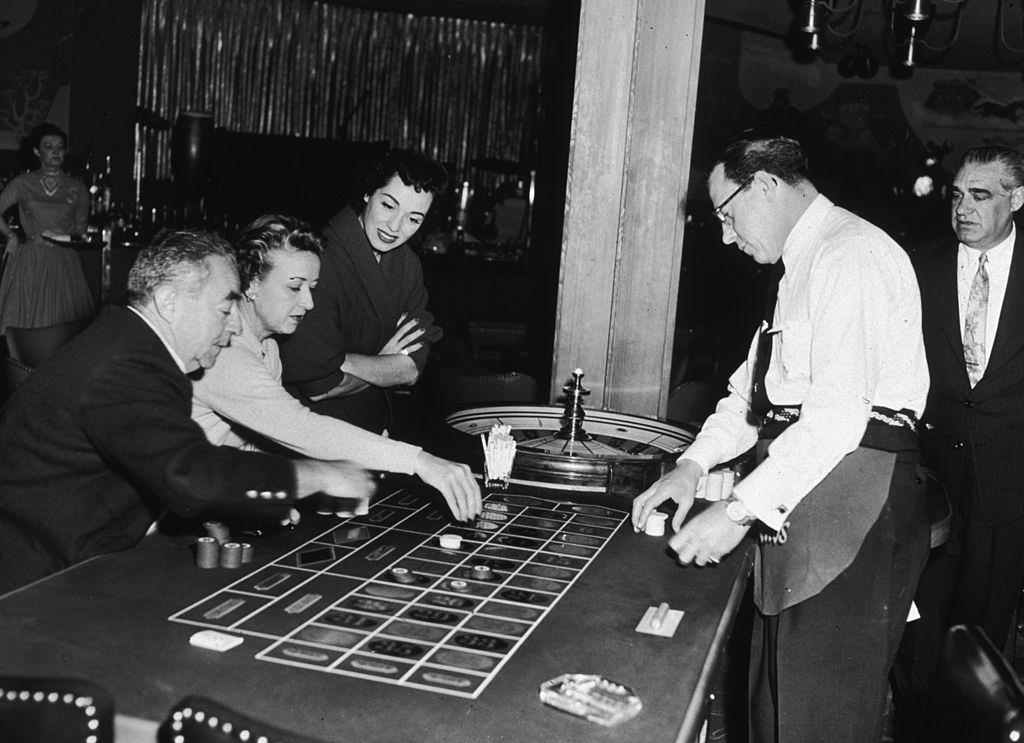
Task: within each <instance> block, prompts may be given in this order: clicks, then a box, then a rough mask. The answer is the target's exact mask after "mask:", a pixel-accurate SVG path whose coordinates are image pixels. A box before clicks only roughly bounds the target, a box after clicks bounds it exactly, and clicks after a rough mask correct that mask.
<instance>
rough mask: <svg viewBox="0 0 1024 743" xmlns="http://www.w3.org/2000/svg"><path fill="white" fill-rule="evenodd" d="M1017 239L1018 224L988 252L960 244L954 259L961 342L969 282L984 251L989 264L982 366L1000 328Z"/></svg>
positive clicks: (972, 278)
mask: <svg viewBox="0 0 1024 743" xmlns="http://www.w3.org/2000/svg"><path fill="white" fill-rule="evenodd" d="M1016 240H1017V227H1016V225H1014V226H1013V227H1012V229H1011V230H1010V235H1009V237H1007V238H1006V239H1005V240H1003V241H1002V242H1001V243H999V244H998V245H996V246H994V247H992V248H989V249H988V250H987V251H981V250H976V249H974V248H969V247H967V246H966V245H964V244H963V243H960V248H959V250H958V252H957V259H956V294H957V300H958V302H959V305H960V341H961V342H963V339H964V318H965V317H966V313H967V298H968V297H969V296H970V295H971V284H972V283H974V275H975V274H976V273H977V272H978V258H980V257H981V254H982V252H985V253H987V255H988V263H987V264H986V265H985V270H986V271H987V272H988V311H987V312H986V313H985V362H984V366H983V367H982V372H983V373H984V367H985V366H988V357H989V355H990V354H991V353H992V344H993V343H995V340H996V331H997V330H998V329H999V315H1000V312H1001V311H1002V309H1003V299H1004V298H1005V297H1006V284H1007V282H1008V281H1009V278H1010V262H1011V261H1012V260H1013V244H1014V242H1015V241H1016Z"/></svg>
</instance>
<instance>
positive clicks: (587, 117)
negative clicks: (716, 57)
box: [551, 0, 704, 416]
mask: <svg viewBox="0 0 1024 743" xmlns="http://www.w3.org/2000/svg"><path fill="white" fill-rule="evenodd" d="M703 23H704V0H583V2H582V7H581V11H580V33H579V42H578V46H577V55H576V86H575V92H574V105H573V117H572V135H571V140H570V146H569V178H568V186H567V192H566V216H565V226H564V229H563V233H562V264H561V272H560V280H559V296H558V311H557V314H556V320H555V345H554V360H553V369H552V384H551V399H552V400H554V399H556V398H557V397H559V396H560V395H561V394H562V392H561V388H562V385H563V384H564V383H565V381H566V380H567V379H568V378H569V377H570V376H571V373H572V370H573V369H574V368H576V367H580V368H582V369H583V370H584V371H585V372H586V375H587V376H586V378H585V380H584V383H585V384H586V386H587V387H588V388H589V389H591V390H592V393H593V394H591V396H590V397H589V398H588V400H587V402H588V405H590V406H592V407H602V408H605V409H608V410H615V411H622V412H630V413H636V414H639V415H649V416H660V415H664V412H665V408H666V405H667V402H668V389H667V387H668V379H669V373H670V364H671V359H672V334H673V329H674V328H673V326H674V323H675V309H676V298H677V293H678V287H679V270H680V261H681V257H682V250H683V224H684V218H685V214H684V211H683V207H684V206H685V201H686V188H687V183H688V179H689V172H690V143H691V141H692V137H693V116H694V105H695V101H696V97H697V73H698V70H699V65H700V45H701V33H702V30H703Z"/></svg>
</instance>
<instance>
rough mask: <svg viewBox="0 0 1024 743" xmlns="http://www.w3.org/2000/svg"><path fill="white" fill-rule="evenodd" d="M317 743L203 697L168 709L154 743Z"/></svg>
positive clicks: (186, 699)
mask: <svg viewBox="0 0 1024 743" xmlns="http://www.w3.org/2000/svg"><path fill="white" fill-rule="evenodd" d="M257 740H265V741H267V743H319V741H316V740H315V739H313V738H307V737H306V736H303V735H299V734H297V733H290V732H288V731H287V730H282V729H281V728H278V727H274V726H273V725H268V724H266V723H264V722H261V721H259V720H256V719H255V718H253V717H250V716H248V715H244V714H242V713H241V712H238V711H236V710H233V709H231V708H230V707H226V706H225V705H223V704H221V703H219V702H215V701H214V700H212V699H209V698H207V697H203V696H198V695H192V696H188V697H185V698H184V699H182V700H181V701H180V702H178V703H177V704H175V705H174V707H172V708H171V711H170V714H169V715H168V716H167V719H166V720H164V722H163V724H162V725H160V729H159V731H158V732H157V743H239V741H257Z"/></svg>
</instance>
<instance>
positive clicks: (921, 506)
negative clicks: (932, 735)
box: [750, 460, 929, 743]
mask: <svg viewBox="0 0 1024 743" xmlns="http://www.w3.org/2000/svg"><path fill="white" fill-rule="evenodd" d="M924 492H925V483H924V481H923V478H922V477H921V476H920V470H919V468H918V467H917V465H916V463H915V462H911V461H900V460H898V461H897V464H896V469H895V471H894V473H893V481H892V485H891V486H890V489H889V498H888V500H887V501H886V503H885V505H884V506H883V507H882V511H881V513H880V514H879V516H878V520H877V521H876V522H875V524H874V525H873V526H872V527H871V529H870V530H869V531H868V534H867V536H866V537H865V539H864V543H863V544H862V545H861V548H860V551H859V552H858V553H857V556H856V558H855V559H854V561H853V563H852V564H851V565H850V566H849V567H848V568H847V569H846V570H845V571H843V572H842V573H841V574H840V575H839V577H838V578H836V579H835V580H834V581H832V582H831V583H830V584H829V585H828V586H826V587H825V588H824V589H823V590H822V591H821V592H820V593H819V594H817V595H816V596H813V597H812V598H810V599H807V600H806V601H803V602H801V603H799V604H797V605H795V606H792V607H790V608H788V609H785V610H783V611H782V612H781V613H779V614H778V615H777V616H763V615H761V614H760V613H758V615H757V617H756V618H755V621H754V631H753V638H752V643H751V661H750V674H751V687H750V706H751V708H750V740H751V743H818V741H822V742H824V741H829V742H830V743H831V742H835V743H841V742H842V741H848V742H849V743H875V741H880V740H881V736H882V717H883V714H884V712H885V699H886V689H887V678H888V673H889V668H890V666H891V665H892V662H893V658H894V656H895V654H896V648H897V647H898V645H899V642H900V637H901V636H902V634H903V630H904V627H905V625H906V620H907V614H908V612H909V610H910V602H911V600H912V598H913V596H914V590H915V587H916V585H917V579H918V576H919V575H920V573H921V570H922V568H923V566H924V562H925V559H926V558H927V553H928V539H929V525H928V519H927V514H926V509H925V501H924Z"/></svg>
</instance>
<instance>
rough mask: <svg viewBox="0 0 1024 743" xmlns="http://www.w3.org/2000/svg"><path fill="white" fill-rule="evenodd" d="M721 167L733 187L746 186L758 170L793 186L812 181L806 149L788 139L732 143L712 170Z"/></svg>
mask: <svg viewBox="0 0 1024 743" xmlns="http://www.w3.org/2000/svg"><path fill="white" fill-rule="evenodd" d="M719 165H721V166H722V170H723V173H724V175H725V177H726V178H727V179H729V180H730V181H732V182H733V183H743V182H745V181H746V180H748V179H749V178H752V177H753V176H754V174H755V173H757V171H759V170H763V171H764V172H766V173H771V174H772V175H774V176H776V177H777V178H778V179H779V180H781V181H782V182H784V183H786V184H788V185H790V186H795V185H797V184H798V183H803V182H805V181H809V180H810V168H809V166H808V164H807V156H806V155H805V154H804V151H803V148H802V147H801V146H800V143H799V142H797V141H796V140H795V139H789V138H788V137H765V138H759V139H741V140H738V141H736V142H733V143H732V144H730V145H729V146H728V147H726V148H725V150H724V151H723V152H722V155H721V156H720V157H719V158H718V159H717V160H715V162H714V163H713V164H712V166H711V170H714V169H715V168H716V167H717V166H719ZM709 172H710V170H709Z"/></svg>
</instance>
